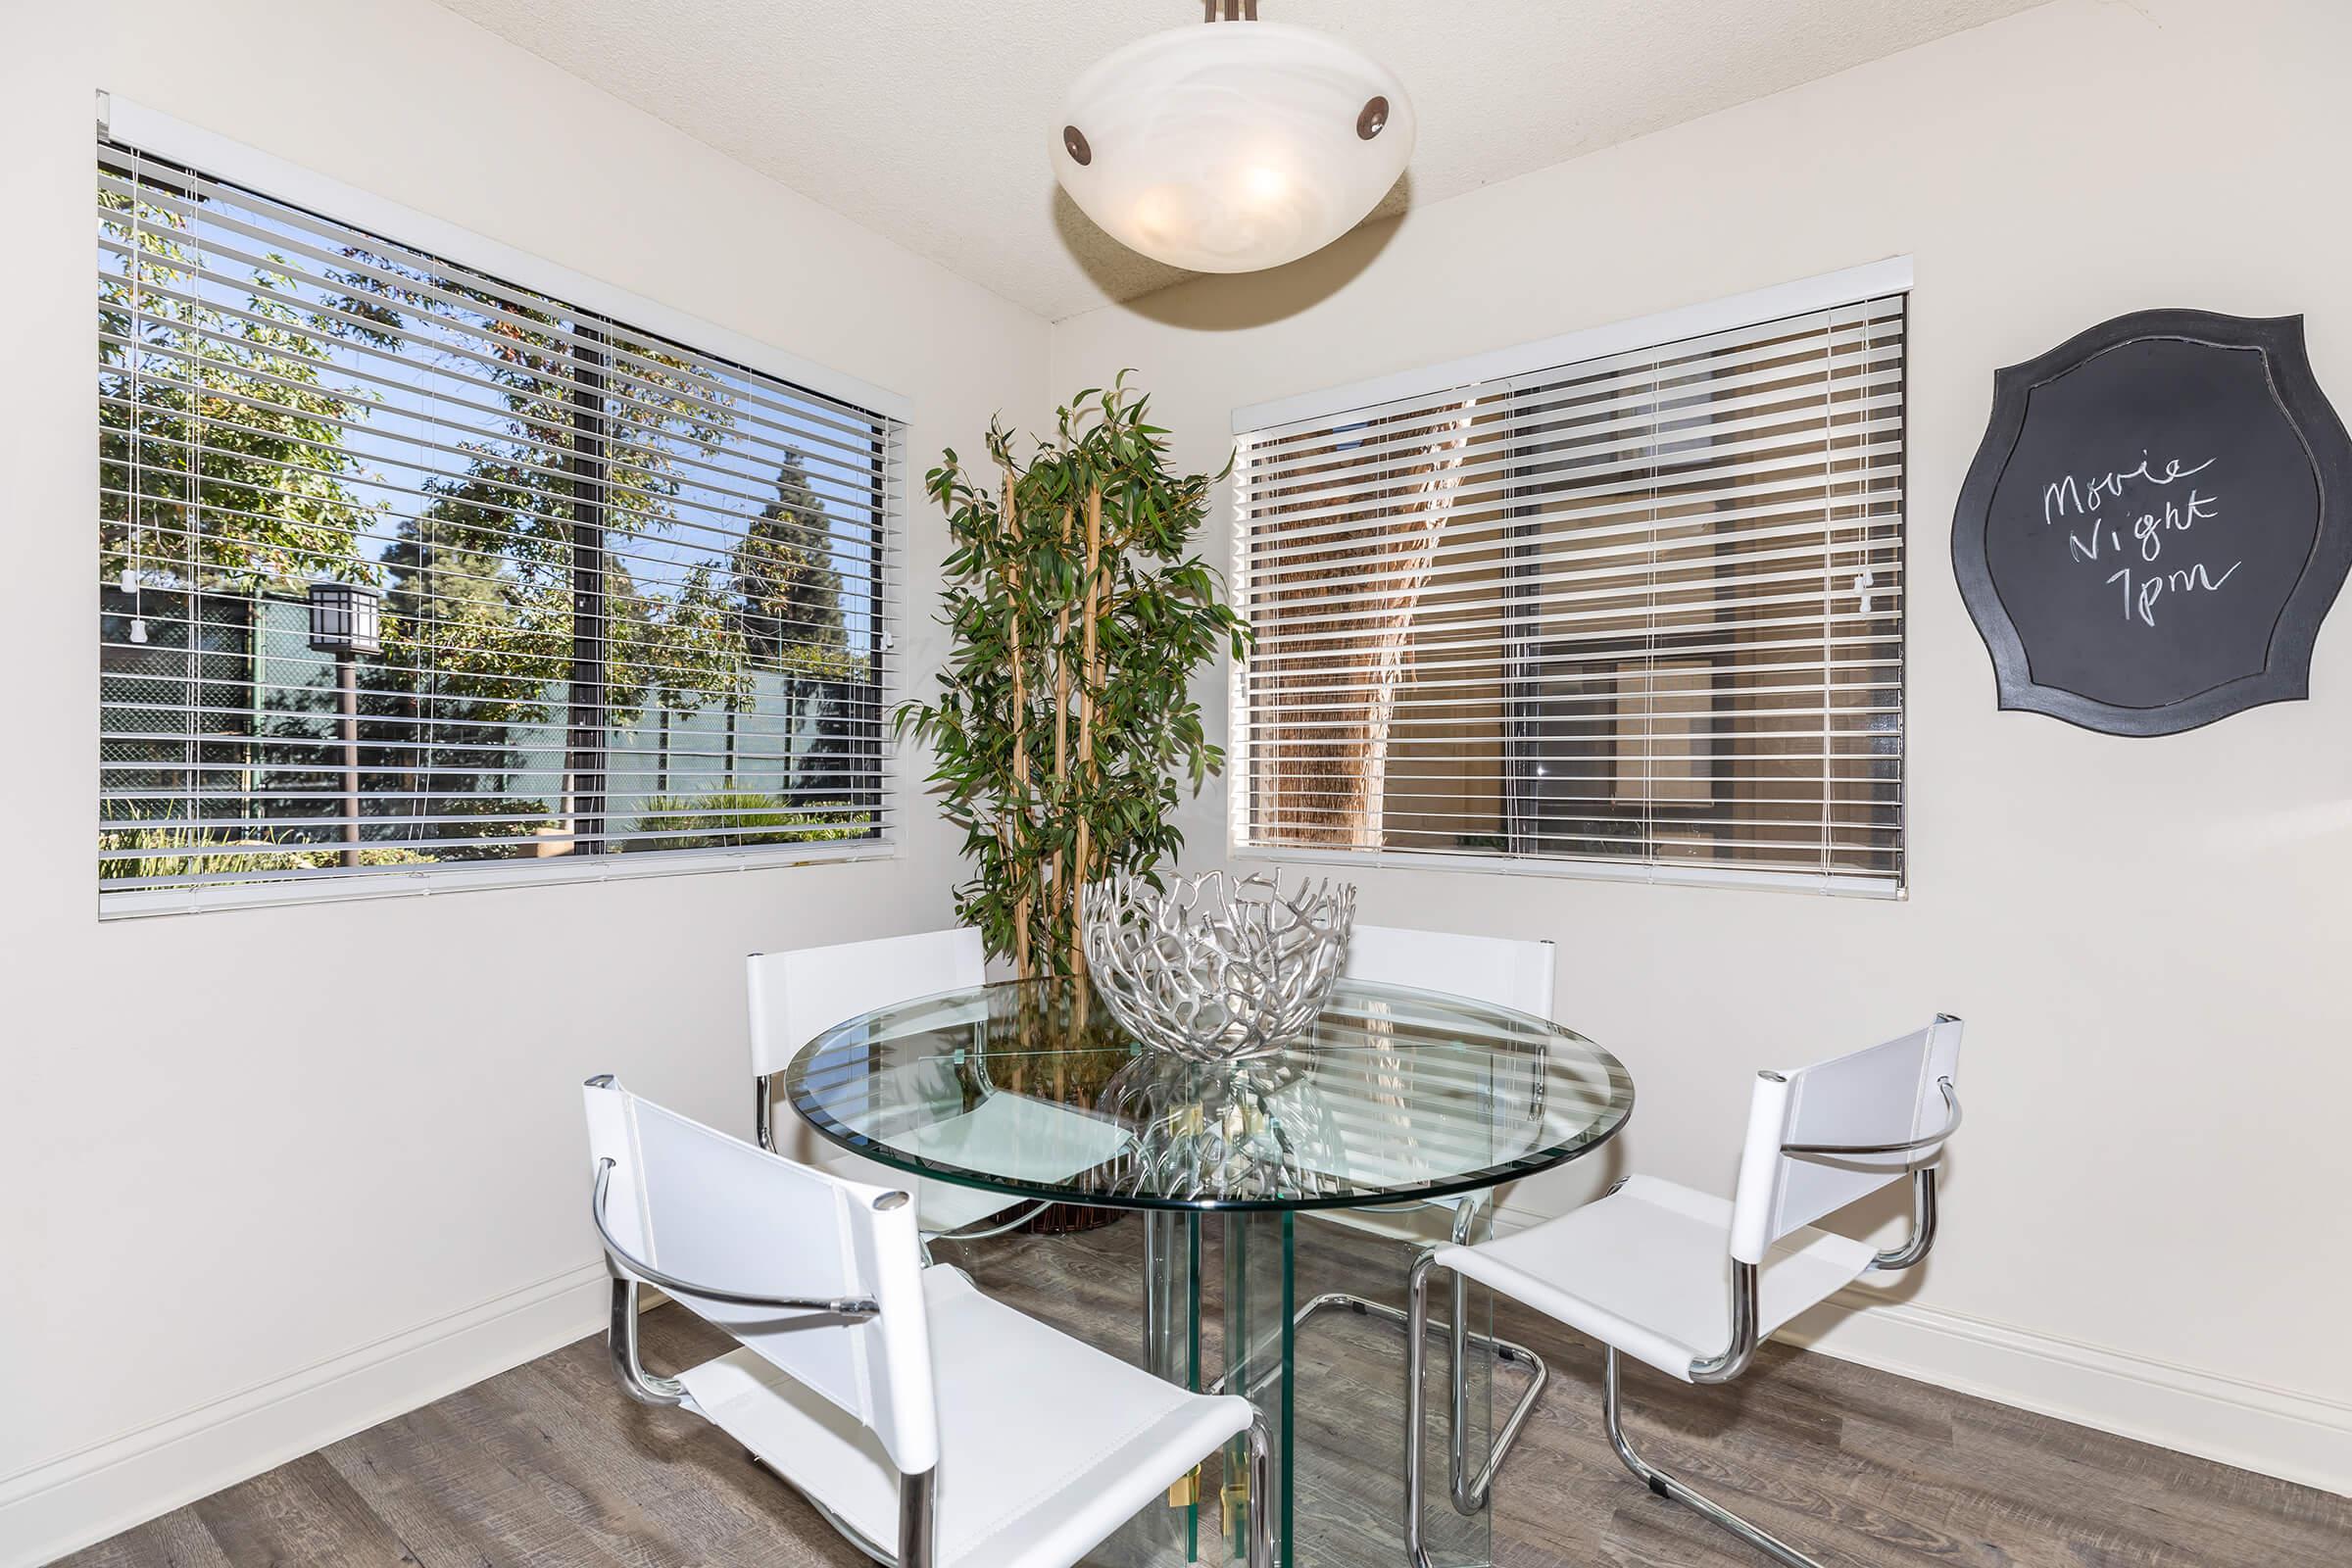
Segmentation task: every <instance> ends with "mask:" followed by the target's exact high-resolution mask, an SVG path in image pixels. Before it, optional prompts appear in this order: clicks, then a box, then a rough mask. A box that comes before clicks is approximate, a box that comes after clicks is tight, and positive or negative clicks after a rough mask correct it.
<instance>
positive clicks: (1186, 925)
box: [1085, 871, 1355, 1061]
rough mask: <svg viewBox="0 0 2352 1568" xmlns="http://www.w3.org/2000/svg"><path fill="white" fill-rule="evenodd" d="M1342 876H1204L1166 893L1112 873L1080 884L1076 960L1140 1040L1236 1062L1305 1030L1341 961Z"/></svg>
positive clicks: (1348, 914)
mask: <svg viewBox="0 0 2352 1568" xmlns="http://www.w3.org/2000/svg"><path fill="white" fill-rule="evenodd" d="M1354 924H1355V888H1354V886H1353V885H1352V884H1350V883H1346V882H1333V881H1331V880H1329V879H1326V880H1324V881H1321V882H1311V883H1302V884H1301V885H1300V886H1299V888H1298V889H1297V891H1295V892H1285V891H1284V889H1283V887H1282V881H1281V878H1280V877H1279V876H1276V877H1272V878H1269V877H1264V876H1256V875H1252V876H1246V877H1240V878H1229V877H1227V876H1226V874H1225V873H1224V872H1223V871H1203V872H1201V873H1199V874H1198V875H1195V876H1189V877H1176V878H1172V879H1170V881H1169V882H1168V884H1167V886H1166V888H1165V890H1164V891H1163V890H1161V889H1158V888H1154V887H1153V886H1152V884H1151V883H1150V882H1147V881H1145V880H1143V879H1142V878H1140V877H1137V876H1134V875H1131V874H1129V873H1126V872H1121V873H1120V874H1118V875H1117V876H1114V877H1112V878H1111V879H1110V880H1109V881H1107V882H1104V883H1102V884H1099V885H1098V886H1096V887H1094V888H1091V889H1089V890H1088V893H1087V901H1086V922H1085V939H1086V961H1087V965H1088V968H1089V969H1090V970H1091V972H1092V974H1093V978H1094V983H1095V991H1096V993H1097V995H1099V996H1101V997H1102V999H1103V1004H1104V1005H1106V1006H1108V1007H1109V1008H1110V1011H1111V1015H1112V1016H1113V1017H1115V1018H1117V1019H1118V1021H1119V1023H1120V1024H1121V1025H1122V1026H1123V1027H1124V1028H1125V1029H1126V1030H1127V1031H1128V1032H1129V1033H1130V1034H1132V1035H1134V1036H1135V1037H1136V1038H1137V1039H1138V1040H1140V1041H1142V1042H1143V1043H1144V1044H1145V1045H1147V1046H1151V1047H1153V1048H1155V1049H1157V1050H1161V1051H1171V1052H1174V1053H1176V1054H1179V1055H1183V1056H1187V1057H1190V1058H1191V1059H1193V1060H1195V1061H1245V1060H1248V1059H1249V1058H1250V1057H1252V1056H1262V1055H1266V1054H1269V1053H1272V1052H1276V1051H1279V1050H1281V1049H1282V1048H1283V1047H1284V1046H1286V1045H1288V1044H1290V1042H1292V1041H1294V1040H1296V1039H1298V1038H1299V1036H1300V1035H1302V1034H1304V1033H1306V1031H1307V1030H1308V1029H1309V1028H1311V1027H1313V1025H1314V1021H1315V1017H1316V1015H1317V1014H1318V1013H1320V1012H1321V1011H1322V1010H1323V1004H1324V1003H1325V1002H1326V1001H1327V1000H1328V999H1329V998H1330V996H1331V988H1332V985H1333V983H1334V982H1335V981H1337V980H1338V979H1339V977H1340V967H1341V965H1342V964H1343V963H1344V962H1345V961H1346V959H1347V956H1348V932H1349V931H1350V930H1351V929H1352V928H1353V926H1354Z"/></svg>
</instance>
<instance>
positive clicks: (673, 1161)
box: [587, 1079, 939, 1474]
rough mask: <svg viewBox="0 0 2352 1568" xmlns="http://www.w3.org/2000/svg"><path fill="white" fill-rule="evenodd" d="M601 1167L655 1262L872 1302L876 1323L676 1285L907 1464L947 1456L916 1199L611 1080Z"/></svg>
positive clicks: (719, 1283)
mask: <svg viewBox="0 0 2352 1568" xmlns="http://www.w3.org/2000/svg"><path fill="white" fill-rule="evenodd" d="M587 1102H588V1148H589V1172H590V1175H591V1177H593V1176H594V1175H595V1173H596V1171H597V1169H598V1167H599V1166H600V1165H601V1164H602V1162H603V1161H605V1160H608V1159H609V1160H611V1161H613V1173H612V1177H611V1181H610V1183H609V1184H608V1186H607V1189H606V1199H605V1222H606V1224H607V1225H608V1226H609V1227H610V1228H611V1230H612V1233H613V1241H614V1242H616V1243H617V1244H619V1245H620V1246H621V1247H623V1248H625V1249H627V1250H629V1251H630V1252H632V1253H633V1254H634V1255H636V1256H637V1257H640V1258H642V1259H643V1260H644V1261H645V1262H646V1263H647V1264H649V1265H651V1266H652V1267H655V1268H658V1269H660V1270H662V1272H663V1273H665V1274H669V1275H673V1276H675V1277H677V1278H679V1279H682V1280H693V1281H697V1282H699V1283H702V1284H706V1285H709V1286H711V1288H712V1289H714V1290H715V1289H723V1290H727V1291H732V1292H737V1293H741V1294H747V1295H755V1296H759V1295H773V1296H788V1297H814V1298H818V1299H842V1298H853V1297H855V1298H864V1299H871V1300H873V1301H874V1302H876V1303H877V1304H878V1305H879V1306H880V1307H881V1311H880V1313H879V1314H878V1315H877V1316H874V1317H871V1318H867V1319H864V1320H862V1321H858V1320H852V1319H845V1318H842V1317H837V1316H834V1315H833V1314H830V1313H826V1312H805V1311H790V1310H784V1309H780V1308H774V1307H764V1306H742V1305H736V1304H732V1303H729V1302H725V1301H718V1300H712V1299H710V1298H708V1297H702V1296H697V1295H694V1294H693V1293H691V1292H680V1291H674V1290H673V1291H671V1292H670V1295H671V1296H672V1297H673V1298H674V1299H676V1300H677V1301H678V1302H679V1303H680V1304H681V1305H683V1306H686V1307H688V1308H690V1309H691V1310H693V1311H694V1312H695V1313H697V1314H698V1315H700V1316H702V1317H705V1318H708V1319H710V1320H711V1322H712V1323H715V1324H717V1325H718V1326H719V1327H720V1328H723V1329H725V1330H726V1331H727V1332H728V1333H729V1334H732V1335H733V1336H735V1338H736V1339H737V1340H739V1341H741V1342H742V1343H743V1344H744V1345H745V1346H747V1347H749V1348H751V1349H752V1350H754V1351H756V1352H758V1353H759V1354H760V1356H762V1357H764V1358H765V1359H766V1360H768V1361H770V1362H772V1363H773V1364H774V1365H776V1366H777V1367H779V1368H781V1369H782V1370H783V1371H784V1372H785V1373H787V1374H788V1375H790V1376H791V1377H792V1378H793V1379H794V1380H795V1381H796V1382H799V1383H801V1384H803V1385H805V1386H806V1387H807V1388H809V1390H810V1391H811V1392H812V1393H815V1394H818V1395H821V1396H822V1397H825V1398H826V1399H828V1400H830V1401H832V1402H833V1403H834V1404H836V1405H838V1406H840V1407H841V1409H842V1410H843V1411H845V1412H846V1413H848V1414H849V1415H850V1416H851V1417H852V1418H853V1419H855V1420H856V1421H857V1422H858V1424H859V1425H861V1426H864V1427H867V1428H870V1429H871V1430H872V1431H873V1433H874V1435H875V1436H876V1437H877V1438H878V1439H880V1440H881V1444H882V1447H883V1451H885V1452H886V1453H888V1454H889V1455H890V1459H891V1462H892V1463H893V1464H895V1465H897V1466H898V1468H899V1469H900V1470H901V1471H902V1472H905V1473H908V1474H912V1473H914V1472H918V1471H923V1470H928V1469H930V1468H931V1467H932V1466H933V1465H934V1464H936V1463H937V1462H938V1460H939V1412H938V1405H937V1402H936V1399H935V1397H934V1394H933V1391H932V1384H931V1336H930V1329H929V1325H928V1321H927V1318H926V1316H925V1312H924V1306H923V1286H922V1251H921V1244H920V1242H919V1241H918V1240H917V1238H916V1235H915V1207H914V1204H913V1203H912V1202H911V1201H908V1200H907V1195H906V1194H905V1193H896V1192H893V1191H892V1190H891V1189H889V1188H885V1187H868V1186H864V1185H862V1184H860V1183H858V1182H845V1181H843V1180H841V1179H840V1178H839V1177H837V1176H829V1175H827V1174H826V1173H824V1172H823V1171H820V1170H814V1169H811V1168H810V1167H809V1166H807V1165H801V1164H797V1163H795V1162H794V1161H792V1160H789V1159H786V1158H784V1157H783V1156H782V1155H781V1154H771V1153H768V1152H766V1151H765V1150H762V1149H758V1148H755V1147H754V1146H753V1145H750V1144H747V1143H744V1142H742V1141H740V1140H738V1139H734V1138H730V1137H728V1136H727V1135H726V1134H725V1133H722V1132H718V1131H716V1130H714V1129H712V1128H710V1127H706V1126H704V1125H703V1124H702V1123H700V1122H695V1121H689V1120H687V1119H686V1118H685V1117H683V1116H680V1115H678V1114H677V1113H676V1112H674V1111H670V1110H665V1109H663V1108H662V1106H660V1105H657V1104H655V1103H653V1102H652V1101H649V1100H643V1099H640V1098H639V1097H638V1096H636V1095H633V1094H630V1093H629V1092H628V1091H627V1090H625V1089H623V1088H621V1087H620V1086H619V1085H618V1084H616V1083H613V1082H612V1081H611V1080H610V1079H606V1080H600V1081H598V1082H594V1083H591V1084H589V1085H588V1088H587Z"/></svg>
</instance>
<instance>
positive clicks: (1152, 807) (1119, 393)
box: [896, 375, 1250, 974]
mask: <svg viewBox="0 0 2352 1568" xmlns="http://www.w3.org/2000/svg"><path fill="white" fill-rule="evenodd" d="M1166 434H1167V432H1166V431H1164V430H1162V429H1160V428H1159V427H1157V426H1155V425H1153V424H1152V423H1151V422H1150V418H1149V400H1148V399H1147V398H1146V397H1145V396H1143V395H1142V394H1141V393H1136V392H1130V391H1129V390H1128V389H1127V387H1126V379H1125V377H1124V376H1123V375H1122V376H1121V377H1120V379H1119V381H1118V382H1117V383H1115V384H1114V385H1112V386H1111V387H1110V388H1108V389H1106V390H1105V389H1099V388H1098V389H1090V390H1088V391H1085V392H1082V393H1080V394H1079V395H1078V396H1077V397H1076V398H1075V399H1073V400H1072V402H1071V406H1070V407H1068V408H1065V409H1062V410H1061V411H1060V413H1059V417H1058V419H1057V422H1056V427H1055V429H1054V434H1053V436H1052V437H1051V438H1049V439H1046V440H1042V441H1039V442H1037V443H1036V452H1035V454H1034V455H1033V456H1032V457H1031V458H1030V459H1029V460H1028V461H1027V462H1026V463H1025V464H1024V463H1021V462H1019V461H1018V460H1016V458H1015V456H1014V453H1013V437H1012V435H1011V434H1010V433H1009V432H1007V431H1006V430H1005V429H1004V428H1003V426H1002V425H991V426H990V428H989V432H988V440H987V446H988V455H989V458H990V460H991V464H992V466H994V468H995V469H996V475H995V477H996V481H997V482H996V485H995V486H994V488H993V489H992V488H991V486H990V485H989V483H988V482H987V480H988V476H987V475H978V476H975V475H974V474H973V473H971V472H970V471H969V470H967V469H966V468H965V467H964V466H963V465H962V464H961V462H960V461H959V460H958V459H957V457H956V454H955V453H954V452H953V451H950V452H948V453H947V454H945V457H944V459H943V461H942V463H941V464H940V466H938V467H936V468H934V469H932V470H931V472H930V473H929V475H928V476H927V477H926V481H925V488H926V489H927V490H928V492H929V494H930V495H931V497H932V499H933V500H935V501H937V502H938V503H939V505H940V507H941V509H942V510H943V511H944V512H945V513H946V514H947V517H948V526H949V532H950V536H951V538H952V541H953V545H954V548H953V550H952V551H951V553H950V554H949V556H948V559H947V562H946V573H947V576H948V579H949V581H948V586H947V588H946V589H945V590H944V591H943V592H942V594H941V596H940V616H939V618H940V620H941V622H942V623H943V624H945V625H946V626H947V627H948V628H949V629H950V630H951V631H952V632H953V634H954V647H953V650H952V652H951V654H950V656H949V660H948V664H947V667H946V668H945V669H944V670H943V671H941V673H940V676H939V690H938V692H937V694H936V696H935V697H934V698H933V699H932V700H930V701H928V702H925V701H920V700H916V701H910V702H907V703H905V704H903V705H901V707H900V708H899V710H898V711H897V714H896V719H897V726H898V729H899V731H900V732H901V733H902V734H907V733H912V734H915V735H918V736H920V737H921V738H922V739H923V740H925V741H926V742H928V743H929V744H930V746H931V749H932V754H933V757H934V760H935V765H934V767H933V769H932V773H931V781H932V783H933V784H934V785H935V786H937V789H938V792H939V796H940V801H941V808H942V810H943V812H944V813H945V815H946V816H947V818H948V820H949V821H951V822H953V823H955V824H956V825H957V826H959V827H961V828H962V829H963V834H964V853H965V855H966V857H967V858H968V859H969V861H970V863H971V865H972V868H973V876H972V878H971V880H970V881H968V882H966V883H965V884H964V885H963V886H961V887H960V888H958V889H957V890H956V910H957V913H958V914H959V915H960V916H961V917H962V918H963V919H964V920H965V921H966V922H968V923H970V924H972V925H975V926H977V927H978V928H979V929H980V931H981V932H982V934H983V936H984V938H985V939H986V942H987V945H988V949H989V951H990V952H991V953H992V954H996V955H998V956H1005V957H1008V958H1010V959H1012V960H1013V962H1014V963H1015V964H1016V965H1017V966H1018V967H1019V968H1020V969H1021V971H1022V972H1023V973H1024V974H1044V973H1066V972H1072V971H1077V970H1081V969H1083V967H1084V957H1083V955H1082V954H1081V952H1080V950H1079V946H1078V942H1077V929H1078V921H1079V919H1080V918H1081V911H1082V907H1083V900H1084V896H1085V894H1084V890H1085V888H1086V887H1087V885H1088V884H1090V883H1093V882H1099V881H1101V880H1102V879H1103V878H1104V877H1106V876H1108V875H1110V874H1111V873H1113V872H1116V871H1122V870H1127V871H1135V872H1139V873H1142V874H1145V875H1150V874H1152V869H1153V867H1155V866H1156V865H1158V864H1159V863H1160V862H1161V861H1162V860H1164V859H1166V858H1169V857H1171V856H1173V855H1174V854H1175V853H1176V851H1177V850H1178V849H1179V848H1180V847H1181V845H1182V843H1183V834H1182V833H1181V832H1180V831H1179V830H1178V829H1177V827H1176V825H1175V823H1174V821H1173V820H1172V814H1173V812H1174V810H1175V809H1176V806H1177V802H1178V798H1179V795H1178V791H1179V786H1180V784H1182V785H1185V786H1189V787H1190V789H1192V790H1193V791H1194V792H1195V793H1198V792H1199V790H1200V789H1201V786H1202V785H1203V784H1204V783H1205V782H1206V781H1207V779H1208V777H1209V776H1210V775H1211V774H1213V773H1215V772H1217V771H1218V770H1219V769H1220V768H1221V767H1222V765H1223V763H1224V753H1223V751H1222V749H1221V748H1219V747H1217V746H1215V745H1213V744H1211V743H1210V741H1209V739H1208V736H1207V733H1206V731H1205V728H1204V726H1203V724H1202V720H1201V708H1200V705H1199V704H1198V703H1196V702H1195V701H1194V700H1193V697H1192V692H1191V686H1192V682H1193V679H1194V677H1195V676H1196V675H1197V674H1198V673H1199V672H1200V671H1201V669H1202V668H1203V667H1204V666H1205V665H1207V664H1209V663H1210V662H1212V661H1214V659H1215V658H1216V656H1217V652H1218V650H1219V649H1221V648H1230V649H1231V650H1232V652H1233V653H1234V654H1235V655H1236V656H1237V657H1238V656H1239V655H1240V654H1241V653H1242V652H1243V651H1244V649H1245V647H1246V646H1247V644H1248V641H1249V637H1250V631H1249V627H1248V625H1247V624H1246V623H1245V622H1244V621H1243V620H1242V619H1241V617H1240V616H1239V615H1238V614H1236V613H1235V612H1234V611H1233V609H1232V608H1231V607H1230V606H1228V605H1227V604H1225V603H1224V602H1223V600H1222V598H1221V597H1220V595H1221V591H1222V587H1223V584H1222V580H1221V579H1220V577H1219V576H1218V574H1217V573H1216V572H1215V571H1214V570H1213V569H1211V568H1210V567H1209V566H1208V565H1207V564H1204V563H1203V562H1202V561H1201V559H1200V557H1198V556H1197V555H1195V554H1193V553H1192V552H1193V541H1194V536H1195V534H1196V533H1197V532H1198V531H1199V529H1200V526H1201V519H1202V516H1203V515H1204V513H1205V510H1206V507H1207V502H1208V493H1209V486H1210V484H1211V483H1212V482H1213V480H1212V478H1211V476H1210V475H1207V474H1201V473H1193V474H1182V475H1179V474H1174V473H1171V472H1170V471H1169V469H1168V467H1167V462H1166V459H1167V444H1166V441H1165V439H1164V437H1165V436H1166ZM1090 518H1092V519H1096V520H1097V526H1095V527H1092V528H1090ZM1090 535H1091V538H1090Z"/></svg>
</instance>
